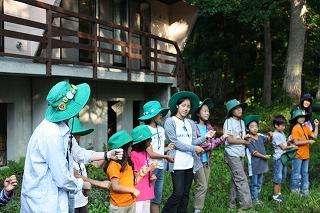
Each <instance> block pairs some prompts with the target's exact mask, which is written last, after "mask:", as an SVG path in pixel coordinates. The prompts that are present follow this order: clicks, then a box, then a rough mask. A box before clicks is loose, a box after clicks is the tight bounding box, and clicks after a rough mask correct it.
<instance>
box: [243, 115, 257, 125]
mask: <svg viewBox="0 0 320 213" xmlns="http://www.w3.org/2000/svg"><path fill="white" fill-rule="evenodd" d="M260 119H261V116H260V115H247V116H246V117H244V119H243V121H244V124H245V126H246V127H248V126H249V124H250V123H251V122H252V121H255V122H257V123H259V122H260Z"/></svg>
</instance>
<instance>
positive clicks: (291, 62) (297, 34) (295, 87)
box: [283, 0, 307, 100]
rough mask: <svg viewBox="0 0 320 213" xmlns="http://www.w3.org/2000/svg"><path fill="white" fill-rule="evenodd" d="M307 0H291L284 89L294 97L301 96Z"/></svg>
mask: <svg viewBox="0 0 320 213" xmlns="http://www.w3.org/2000/svg"><path fill="white" fill-rule="evenodd" d="M306 12H307V10H306V1H305V0H291V16H290V34H289V47H288V56H287V63H286V69H285V76H284V80H283V90H284V91H285V92H286V93H287V94H288V95H289V97H291V98H294V99H297V100H298V99H299V98H300V96H301V92H302V91H301V86H302V85H301V76H302V65H303V55H304V45H305V35H306V28H305V23H306V19H305V16H306Z"/></svg>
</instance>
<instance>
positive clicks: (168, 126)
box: [164, 117, 206, 173]
mask: <svg viewBox="0 0 320 213" xmlns="http://www.w3.org/2000/svg"><path fill="white" fill-rule="evenodd" d="M185 122H190V124H191V127H192V135H191V137H192V145H189V144H186V143H183V142H182V141H179V140H178V139H177V134H176V123H175V121H174V119H173V118H172V117H169V118H167V119H166V121H165V123H164V130H165V135H166V138H167V139H168V140H169V141H170V142H172V143H174V146H175V147H176V150H179V151H181V152H190V153H191V154H192V156H193V160H194V162H193V172H194V173H195V172H196V171H198V170H199V169H200V168H201V167H202V163H201V161H200V158H199V157H198V155H197V153H196V146H197V145H200V144H202V143H204V142H205V141H206V137H205V136H203V137H199V138H197V132H196V131H197V129H196V128H197V127H196V125H195V123H194V121H192V120H190V119H187V118H186V119H185ZM168 154H169V155H171V156H175V154H176V152H175V150H172V151H170V153H168ZM172 171H173V163H169V172H172Z"/></svg>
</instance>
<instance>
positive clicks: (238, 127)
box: [223, 118, 246, 157]
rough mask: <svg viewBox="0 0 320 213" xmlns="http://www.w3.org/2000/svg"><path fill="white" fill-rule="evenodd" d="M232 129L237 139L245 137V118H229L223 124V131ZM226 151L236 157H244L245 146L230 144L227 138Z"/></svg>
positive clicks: (233, 135)
mask: <svg viewBox="0 0 320 213" xmlns="http://www.w3.org/2000/svg"><path fill="white" fill-rule="evenodd" d="M228 131H230V132H231V134H232V137H233V138H235V139H244V136H245V134H246V127H245V125H244V121H243V120H237V119H234V118H228V119H226V120H225V122H224V124H223V132H225V133H226V132H228ZM224 143H225V152H226V153H227V154H228V155H230V156H234V157H244V155H245V146H244V145H243V144H229V142H228V140H227V139H226V140H225V142H224Z"/></svg>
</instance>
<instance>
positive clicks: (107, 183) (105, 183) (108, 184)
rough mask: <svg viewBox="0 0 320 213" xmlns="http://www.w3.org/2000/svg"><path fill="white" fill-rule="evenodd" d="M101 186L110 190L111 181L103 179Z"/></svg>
mask: <svg viewBox="0 0 320 213" xmlns="http://www.w3.org/2000/svg"><path fill="white" fill-rule="evenodd" d="M101 186H102V188H104V189H108V190H110V188H111V182H110V181H108V180H105V181H101Z"/></svg>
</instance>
